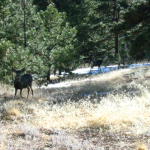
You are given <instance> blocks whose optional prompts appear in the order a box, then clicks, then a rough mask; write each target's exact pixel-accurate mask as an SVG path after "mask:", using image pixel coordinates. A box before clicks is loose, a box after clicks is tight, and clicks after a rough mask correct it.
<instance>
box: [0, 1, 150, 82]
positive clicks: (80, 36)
mask: <svg viewBox="0 0 150 150" xmlns="http://www.w3.org/2000/svg"><path fill="white" fill-rule="evenodd" d="M149 39H150V1H149V0H138V1H137V0H131V1H128V0H99V1H98V0H53V1H52V0H21V1H19V0H1V1H0V68H1V69H0V70H1V71H0V77H1V78H0V79H1V80H3V81H4V82H11V81H12V68H16V69H21V68H26V71H27V72H30V73H32V74H36V75H38V77H44V78H47V80H50V78H49V76H50V74H51V73H53V72H54V73H55V72H58V73H59V74H61V73H62V72H63V71H65V72H68V73H71V70H73V69H75V68H76V67H78V66H79V65H80V64H82V63H89V64H91V63H92V62H93V61H101V60H103V63H104V64H112V63H117V64H121V63H123V64H125V62H130V61H131V60H133V61H137V60H144V59H147V60H149V59H150V50H149V47H150V41H149Z"/></svg>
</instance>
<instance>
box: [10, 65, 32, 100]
mask: <svg viewBox="0 0 150 150" xmlns="http://www.w3.org/2000/svg"><path fill="white" fill-rule="evenodd" d="M12 71H13V72H15V73H16V76H15V80H14V87H15V97H16V95H17V91H18V89H19V90H20V97H22V90H23V89H24V88H27V89H28V94H27V98H28V96H29V93H30V90H31V92H32V96H33V89H32V81H33V79H32V75H31V74H23V72H24V71H25V69H24V68H23V69H21V70H16V69H13V70H12Z"/></svg>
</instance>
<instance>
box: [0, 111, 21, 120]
mask: <svg viewBox="0 0 150 150" xmlns="http://www.w3.org/2000/svg"><path fill="white" fill-rule="evenodd" d="M21 116H22V113H21V112H20V110H19V109H17V108H7V109H5V110H4V111H3V114H2V118H3V119H6V120H14V119H18V118H20V117H21Z"/></svg>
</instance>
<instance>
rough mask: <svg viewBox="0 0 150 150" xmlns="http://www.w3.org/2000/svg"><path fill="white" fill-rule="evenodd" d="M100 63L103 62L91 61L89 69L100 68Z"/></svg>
mask: <svg viewBox="0 0 150 150" xmlns="http://www.w3.org/2000/svg"><path fill="white" fill-rule="evenodd" d="M102 63H103V60H94V61H92V65H91V68H93V67H94V66H98V68H100V66H101V64H102Z"/></svg>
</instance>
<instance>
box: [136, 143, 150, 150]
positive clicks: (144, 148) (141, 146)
mask: <svg viewBox="0 0 150 150" xmlns="http://www.w3.org/2000/svg"><path fill="white" fill-rule="evenodd" d="M136 150H148V147H147V146H146V145H145V144H139V145H138V146H137V149H136Z"/></svg>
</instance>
